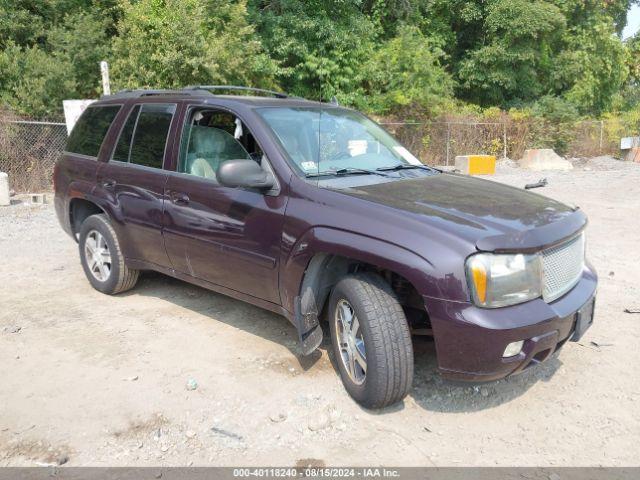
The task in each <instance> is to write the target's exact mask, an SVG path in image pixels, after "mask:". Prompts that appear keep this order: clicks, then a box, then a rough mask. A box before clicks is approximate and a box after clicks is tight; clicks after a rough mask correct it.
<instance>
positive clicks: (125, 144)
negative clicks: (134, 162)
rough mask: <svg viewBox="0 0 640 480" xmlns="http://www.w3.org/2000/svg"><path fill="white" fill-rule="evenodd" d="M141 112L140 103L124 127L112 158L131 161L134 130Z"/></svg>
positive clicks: (132, 111)
mask: <svg viewBox="0 0 640 480" xmlns="http://www.w3.org/2000/svg"><path fill="white" fill-rule="evenodd" d="M139 113H140V105H136V106H135V107H134V108H133V110H131V113H130V114H129V118H127V122H126V123H125V124H124V127H122V131H121V132H120V138H118V143H117V144H116V149H115V150H114V151H113V155H112V156H111V159H112V160H118V161H119V162H128V161H129V154H130V153H131V140H132V139H133V131H134V129H135V128H136V123H137V122H138V115H139Z"/></svg>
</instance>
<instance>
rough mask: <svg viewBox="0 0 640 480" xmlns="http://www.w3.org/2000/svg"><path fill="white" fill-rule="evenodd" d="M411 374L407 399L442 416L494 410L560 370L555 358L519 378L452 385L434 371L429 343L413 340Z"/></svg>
mask: <svg viewBox="0 0 640 480" xmlns="http://www.w3.org/2000/svg"><path fill="white" fill-rule="evenodd" d="M414 352H415V371H414V382H413V390H412V392H411V393H410V394H409V397H410V398H411V399H413V401H415V403H416V404H417V405H419V406H420V407H422V408H424V409H425V410H429V411H434V412H443V413H461V412H474V411H479V410H485V409H488V408H492V407H496V406H498V405H501V404H503V403H507V402H510V401H511V400H513V399H515V398H517V397H519V396H521V395H524V394H525V393H526V392H527V391H528V390H529V389H530V388H531V387H532V386H534V385H535V384H536V383H538V382H540V381H542V382H546V381H549V380H550V379H551V378H552V377H553V375H554V374H555V373H556V371H557V370H558V369H559V368H560V367H561V366H562V362H561V361H560V360H559V359H558V357H557V356H554V357H552V358H550V359H549V360H548V361H547V362H545V363H544V364H541V365H537V366H534V367H532V368H530V369H528V370H525V371H524V372H522V373H521V374H519V375H515V376H513V377H509V378H506V379H502V380H497V381H492V382H485V383H467V382H454V381H449V380H445V379H443V378H442V377H441V376H440V374H439V373H438V371H437V368H438V365H437V361H436V352H435V345H434V343H433V341H432V340H431V339H426V338H419V337H418V338H414Z"/></svg>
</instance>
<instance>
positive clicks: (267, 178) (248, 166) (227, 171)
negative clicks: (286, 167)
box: [216, 160, 275, 190]
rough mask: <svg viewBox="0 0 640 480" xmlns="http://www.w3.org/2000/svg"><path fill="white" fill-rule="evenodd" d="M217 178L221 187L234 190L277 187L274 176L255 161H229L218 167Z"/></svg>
mask: <svg viewBox="0 0 640 480" xmlns="http://www.w3.org/2000/svg"><path fill="white" fill-rule="evenodd" d="M216 177H217V179H218V182H220V185H223V186H225V187H232V188H236V187H243V188H259V189H261V190H269V189H271V188H273V187H274V185H275V179H274V178H273V175H271V173H269V172H267V171H265V170H263V169H262V167H261V166H260V165H259V164H258V163H257V162H255V161H253V160H227V161H226V162H223V163H222V164H221V165H220V166H219V167H218V171H217V172H216Z"/></svg>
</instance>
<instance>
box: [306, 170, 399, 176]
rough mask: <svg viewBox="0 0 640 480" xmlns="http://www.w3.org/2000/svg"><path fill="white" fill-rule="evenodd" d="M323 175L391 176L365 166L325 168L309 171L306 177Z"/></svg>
mask: <svg viewBox="0 0 640 480" xmlns="http://www.w3.org/2000/svg"><path fill="white" fill-rule="evenodd" d="M324 175H335V176H342V175H380V176H381V177H391V175H389V174H387V173H383V172H382V171H380V169H376V170H367V169H366V168H339V169H337V170H325V171H324V172H310V173H307V174H306V177H307V178H308V177H322V176H324Z"/></svg>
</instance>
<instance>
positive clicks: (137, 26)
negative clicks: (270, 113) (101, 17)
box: [112, 0, 276, 88]
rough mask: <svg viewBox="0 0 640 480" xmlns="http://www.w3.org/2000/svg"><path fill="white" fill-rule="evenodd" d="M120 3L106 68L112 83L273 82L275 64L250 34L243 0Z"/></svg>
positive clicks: (157, 85)
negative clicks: (109, 68)
mask: <svg viewBox="0 0 640 480" xmlns="http://www.w3.org/2000/svg"><path fill="white" fill-rule="evenodd" d="M121 7H122V10H123V16H122V19H121V20H120V22H119V23H118V36H117V37H116V39H115V41H114V44H113V70H112V71H113V77H114V83H115V84H116V85H117V86H118V87H122V88H139V87H154V88H160V87H167V88H179V87H183V86H186V85H192V84H214V83H215V84H217V83H220V84H242V85H253V86H264V87H271V86H273V84H274V81H273V76H274V74H275V73H276V64H275V63H274V62H273V61H272V60H271V59H270V58H269V57H268V56H267V55H266V54H265V53H264V52H263V50H262V46H261V44H260V42H259V40H258V39H257V38H256V37H255V36H254V32H253V27H252V26H251V25H249V24H248V22H247V15H246V5H245V3H244V2H243V1H238V2H236V1H232V0H207V1H201V0H140V1H138V2H135V3H132V2H129V1H123V3H122V4H121Z"/></svg>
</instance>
